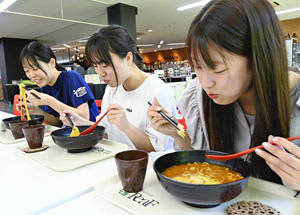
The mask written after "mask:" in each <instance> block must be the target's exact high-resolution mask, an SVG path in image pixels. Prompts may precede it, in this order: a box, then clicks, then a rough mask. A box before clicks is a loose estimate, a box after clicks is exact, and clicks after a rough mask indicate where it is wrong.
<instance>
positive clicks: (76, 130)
mask: <svg viewBox="0 0 300 215" xmlns="http://www.w3.org/2000/svg"><path fill="white" fill-rule="evenodd" d="M79 134H80V131H79V129H78V128H77V126H76V125H74V126H73V128H72V132H71V134H70V137H77V136H79Z"/></svg>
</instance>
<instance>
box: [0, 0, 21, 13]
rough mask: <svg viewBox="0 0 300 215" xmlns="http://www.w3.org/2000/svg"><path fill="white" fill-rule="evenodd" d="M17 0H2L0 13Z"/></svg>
mask: <svg viewBox="0 0 300 215" xmlns="http://www.w3.org/2000/svg"><path fill="white" fill-rule="evenodd" d="M16 1H17V0H4V1H2V2H1V3H0V13H1V12H2V11H4V10H6V9H7V8H9V7H10V6H11V5H12V4H13V3H15V2H16Z"/></svg>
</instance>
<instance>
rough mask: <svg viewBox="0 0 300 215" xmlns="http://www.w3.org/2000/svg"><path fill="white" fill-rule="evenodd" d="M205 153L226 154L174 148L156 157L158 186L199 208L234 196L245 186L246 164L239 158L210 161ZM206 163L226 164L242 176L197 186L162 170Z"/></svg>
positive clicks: (215, 204) (216, 203)
mask: <svg viewBox="0 0 300 215" xmlns="http://www.w3.org/2000/svg"><path fill="white" fill-rule="evenodd" d="M206 154H209V155H226V154H227V153H223V152H217V151H205V150H190V151H177V152H174V153H169V154H165V155H163V156H161V157H159V158H158V159H157V160H156V161H155V162H154V165H153V168H154V171H155V173H156V176H157V178H158V180H159V182H160V184H161V185H162V187H163V188H164V189H165V190H166V191H167V192H169V193H170V194H171V195H173V196H174V197H176V198H178V199H180V200H181V201H183V202H184V203H186V204H188V205H190V206H193V207H200V208H210V207H215V206H218V205H219V204H221V203H223V202H227V201H229V200H231V199H233V198H235V197H237V196H238V195H239V194H240V193H241V192H242V191H243V190H244V189H245V187H246V186H247V183H248V178H249V176H250V165H249V163H247V162H245V161H244V160H243V159H241V158H237V159H233V160H228V161H214V160H210V159H208V158H206V157H205V155H206ZM193 162H207V163H210V164H215V165H219V166H224V167H228V168H230V169H232V170H234V171H236V172H239V173H240V174H242V176H243V177H244V178H243V179H241V180H238V181H235V182H231V183H227V184H216V185H199V184H190V183H184V182H179V181H175V180H173V179H170V178H168V177H166V176H164V175H162V172H163V171H164V170H166V169H167V168H169V167H172V166H175V165H179V164H185V163H193Z"/></svg>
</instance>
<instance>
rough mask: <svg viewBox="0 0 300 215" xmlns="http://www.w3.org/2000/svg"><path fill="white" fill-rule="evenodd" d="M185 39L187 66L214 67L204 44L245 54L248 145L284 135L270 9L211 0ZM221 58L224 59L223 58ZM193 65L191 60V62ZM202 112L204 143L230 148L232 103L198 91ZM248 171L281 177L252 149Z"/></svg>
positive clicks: (286, 103) (281, 60)
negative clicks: (250, 93) (251, 102)
mask: <svg viewBox="0 0 300 215" xmlns="http://www.w3.org/2000/svg"><path fill="white" fill-rule="evenodd" d="M186 44H187V47H188V54H189V58H190V61H191V63H192V65H193V66H194V67H195V66H197V67H200V68H201V65H200V64H201V63H200V62H205V64H206V65H207V66H208V67H209V68H211V69H214V68H215V65H214V62H213V60H212V58H211V56H210V55H209V52H208V49H209V47H211V46H213V47H216V48H217V51H218V52H219V53H220V54H221V56H223V55H222V53H221V50H225V51H228V52H230V53H234V54H237V55H240V56H244V57H247V58H248V62H249V63H248V64H249V65H248V66H249V70H250V71H252V72H253V83H252V84H253V86H254V88H255V92H256V93H255V95H256V100H255V108H256V116H255V127H254V132H253V134H252V138H251V147H252V146H257V145H260V144H262V142H264V141H267V138H268V135H270V134H272V135H278V136H282V137H287V136H288V135H289V130H290V127H289V125H290V111H291V110H290V91H289V84H288V72H287V71H288V67H287V60H286V59H287V58H286V51H285V41H284V37H283V34H282V30H281V27H280V24H279V20H278V18H277V16H276V14H275V11H274V9H273V8H272V6H271V5H270V4H269V2H267V1H266V0H212V1H211V2H210V3H208V4H207V5H205V7H204V8H203V9H202V10H201V11H200V13H199V14H198V15H197V16H196V17H195V19H194V20H193V22H192V24H191V26H190V29H189V32H188V36H187V40H186ZM225 62H226V61H225ZM195 64H196V65H195ZM202 99H203V105H204V115H205V121H206V126H207V131H208V135H209V141H210V147H211V149H214V150H219V151H225V152H229V153H232V152H233V143H234V136H235V128H236V125H235V120H234V119H235V115H234V108H233V104H229V105H218V104H216V103H214V102H213V101H212V100H211V99H209V97H208V96H207V94H206V93H205V91H203V98H202ZM251 156H252V157H251V164H252V167H253V175H254V176H256V177H261V178H264V179H266V180H270V181H274V182H281V180H280V178H279V177H278V176H277V175H276V174H275V173H274V172H273V171H272V170H271V169H270V168H269V167H268V166H267V164H266V163H265V161H264V160H263V159H261V158H260V157H258V156H257V155H256V154H255V153H252V155H251Z"/></svg>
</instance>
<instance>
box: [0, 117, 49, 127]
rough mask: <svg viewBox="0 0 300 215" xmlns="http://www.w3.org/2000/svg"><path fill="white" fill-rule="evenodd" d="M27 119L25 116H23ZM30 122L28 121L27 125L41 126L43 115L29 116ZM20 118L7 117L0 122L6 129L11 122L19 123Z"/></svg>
mask: <svg viewBox="0 0 300 215" xmlns="http://www.w3.org/2000/svg"><path fill="white" fill-rule="evenodd" d="M25 117H26V119H27V116H25ZM30 118H31V120H29V125H39V124H42V123H43V121H44V116H43V115H30ZM20 120H21V117H20V116H14V117H9V118H5V119H3V120H2V122H3V123H4V124H5V127H6V128H7V129H10V128H9V123H10V122H13V121H20Z"/></svg>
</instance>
